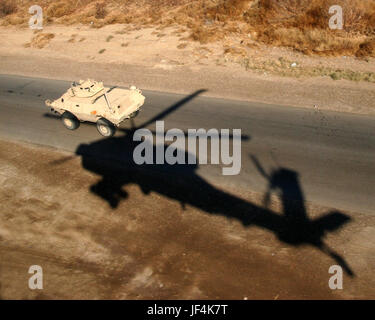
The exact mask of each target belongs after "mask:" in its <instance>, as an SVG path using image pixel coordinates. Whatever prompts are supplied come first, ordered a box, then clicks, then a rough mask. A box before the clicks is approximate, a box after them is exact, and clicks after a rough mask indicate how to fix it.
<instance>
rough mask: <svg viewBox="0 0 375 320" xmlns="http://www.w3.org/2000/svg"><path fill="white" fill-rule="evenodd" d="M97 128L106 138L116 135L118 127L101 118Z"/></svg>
mask: <svg viewBox="0 0 375 320" xmlns="http://www.w3.org/2000/svg"><path fill="white" fill-rule="evenodd" d="M96 128H97V129H98V131H99V133H100V134H101V135H102V136H104V137H112V136H113V135H114V134H115V133H116V127H115V126H114V125H113V124H112V123H111V122H110V121H108V120H107V119H104V118H100V119H99V120H98V121H97V122H96Z"/></svg>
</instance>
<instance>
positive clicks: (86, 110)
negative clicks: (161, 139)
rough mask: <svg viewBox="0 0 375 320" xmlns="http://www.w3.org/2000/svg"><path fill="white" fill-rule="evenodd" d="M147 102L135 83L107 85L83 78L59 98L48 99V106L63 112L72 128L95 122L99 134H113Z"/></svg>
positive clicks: (52, 109) (62, 116)
mask: <svg viewBox="0 0 375 320" xmlns="http://www.w3.org/2000/svg"><path fill="white" fill-rule="evenodd" d="M144 101H145V97H144V96H143V95H142V92H141V90H139V89H137V88H136V87H134V86H131V87H130V88H129V89H121V88H117V87H113V88H106V87H104V86H103V82H97V81H94V80H86V81H84V80H80V81H79V82H78V83H77V82H73V83H72V85H71V87H70V88H69V89H68V91H67V92H65V93H64V94H63V95H62V96H61V97H60V98H59V99H57V100H55V101H50V100H46V105H47V106H48V107H50V108H51V111H53V112H56V113H58V114H60V115H61V118H62V122H63V124H64V126H65V127H66V128H67V129H69V130H75V129H77V128H78V127H79V125H80V122H83V121H89V122H96V127H97V129H98V131H99V133H100V134H101V135H103V136H105V137H111V136H113V135H114V134H115V132H116V128H117V127H118V126H119V125H120V123H121V122H122V121H124V120H126V119H130V118H133V117H135V116H136V115H137V114H138V112H139V109H140V108H141V106H142V105H143V104H144Z"/></svg>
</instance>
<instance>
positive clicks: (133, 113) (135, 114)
mask: <svg viewBox="0 0 375 320" xmlns="http://www.w3.org/2000/svg"><path fill="white" fill-rule="evenodd" d="M138 113H139V110H137V111H134V112H132V113H131V114H129V119H132V118H135V117H136V116H137V115H138Z"/></svg>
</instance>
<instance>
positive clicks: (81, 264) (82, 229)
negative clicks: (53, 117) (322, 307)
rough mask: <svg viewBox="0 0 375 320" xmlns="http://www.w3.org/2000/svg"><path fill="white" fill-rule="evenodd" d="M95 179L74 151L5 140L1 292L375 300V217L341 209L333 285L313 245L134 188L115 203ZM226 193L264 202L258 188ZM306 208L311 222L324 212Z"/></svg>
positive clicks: (331, 241)
mask: <svg viewBox="0 0 375 320" xmlns="http://www.w3.org/2000/svg"><path fill="white" fill-rule="evenodd" d="M100 179H101V177H100V175H98V174H94V173H93V172H90V171H88V170H86V169H84V168H83V167H82V158H81V157H80V156H72V155H71V154H69V153H64V152H60V151H56V150H54V149H49V148H45V147H39V146H33V145H27V144H23V143H16V142H8V141H0V182H1V188H0V199H1V201H0V255H1V259H0V297H1V298H2V299H35V298H38V299H265V298H266V299H309V298H311V299H348V298H355V299H360V298H364V299H374V298H375V289H374V287H375V280H374V277H373V266H374V265H375V260H374V259H375V254H374V253H375V241H374V237H375V232H374V231H375V217H373V216H368V215H361V214H358V213H357V214H355V213H345V214H347V215H348V216H350V217H351V221H350V222H349V223H348V224H346V225H344V226H343V227H342V228H340V229H338V230H337V231H335V232H330V233H327V234H326V236H325V238H324V242H325V243H326V245H327V246H329V247H330V248H331V249H332V250H334V251H335V252H336V253H337V254H339V255H340V256H341V257H342V258H343V259H345V261H346V262H347V264H348V265H349V266H350V268H351V270H352V272H353V276H350V275H348V274H347V273H344V283H343V290H335V291H332V290H331V289H329V287H328V280H329V277H330V276H331V275H330V274H329V273H328V269H329V267H330V266H331V265H334V264H337V263H336V262H335V261H334V260H333V259H332V258H331V257H329V256H328V255H327V254H325V253H324V252H322V251H321V250H319V249H318V248H317V247H313V246H311V245H301V246H294V245H290V244H287V243H285V242H284V241H281V240H280V239H279V238H278V237H276V235H275V234H274V233H273V232H271V231H269V230H267V229H264V228H261V227H258V226H256V225H251V224H250V225H248V226H244V225H243V224H241V223H240V222H239V221H238V220H237V219H235V218H232V219H229V218H227V217H225V216H221V215H215V214H210V213H209V212H206V211H205V210H202V209H199V208H196V207H193V206H191V205H189V204H187V205H183V204H181V203H179V202H178V201H176V200H175V199H173V198H171V197H170V198H168V197H166V196H163V195H161V194H159V193H157V192H155V191H152V190H151V191H150V192H145V191H144V190H142V185H137V183H129V184H127V185H124V186H123V187H122V193H123V194H122V199H121V201H119V204H118V206H117V207H116V208H113V207H111V206H110V205H109V204H108V202H107V201H106V200H105V199H104V198H103V197H99V196H98V195H97V194H95V193H94V192H92V190H93V185H95V184H97V182H98V181H99V180H100ZM143 187H144V186H143ZM227 192H229V191H227ZM230 192H232V193H233V194H236V196H238V197H241V198H242V199H244V200H245V201H247V202H248V203H251V204H252V205H254V206H259V205H260V203H261V199H262V195H259V194H254V193H250V192H248V191H246V190H231V191H230ZM307 208H308V212H309V216H310V217H311V218H314V217H319V216H320V215H322V214H324V213H326V212H327V211H328V209H327V208H320V207H317V206H315V205H313V204H307ZM237 209H238V208H237ZM278 209H280V206H279V204H278V201H277V199H276V200H275V199H274V201H273V204H272V210H274V211H275V212H277V210H278ZM233 210H236V208H233ZM31 265H40V266H41V267H42V268H43V272H44V289H43V290H36V291H32V290H30V289H29V288H28V279H29V277H30V275H29V274H28V269H29V267H30V266H31Z"/></svg>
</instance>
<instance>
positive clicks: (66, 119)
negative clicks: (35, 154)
mask: <svg viewBox="0 0 375 320" xmlns="http://www.w3.org/2000/svg"><path fill="white" fill-rule="evenodd" d="M61 120H62V123H63V125H64V126H65V128H67V129H69V130H76V129H78V127H79V125H80V122H79V120H78V119H77V118H76V116H75V115H74V114H71V113H70V112H68V111H65V112H64V113H63V114H62V116H61Z"/></svg>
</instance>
